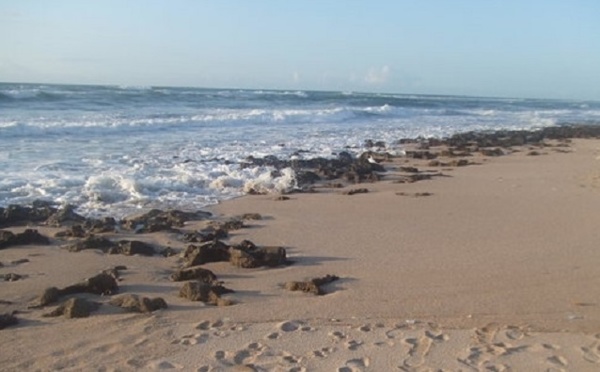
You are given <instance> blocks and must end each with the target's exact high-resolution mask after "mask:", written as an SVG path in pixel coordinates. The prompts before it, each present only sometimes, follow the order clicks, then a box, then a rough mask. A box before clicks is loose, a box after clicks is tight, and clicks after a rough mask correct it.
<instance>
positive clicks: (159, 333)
mask: <svg viewBox="0 0 600 372" xmlns="http://www.w3.org/2000/svg"><path fill="white" fill-rule="evenodd" d="M416 145H417V144H412V145H411V146H416ZM511 148H512V150H510V153H509V150H507V149H504V151H505V152H506V154H505V156H485V155H483V154H481V153H479V152H472V154H471V155H470V156H440V157H438V158H437V159H435V160H437V161H438V163H439V164H435V163H432V159H423V158H414V157H413V158H408V157H398V158H391V159H388V160H389V162H388V160H386V161H383V162H381V163H380V164H382V165H384V166H385V167H386V169H387V172H386V173H385V175H384V176H383V179H382V180H380V181H378V182H373V183H370V182H367V183H360V184H356V185H346V186H345V187H343V188H328V187H322V186H316V187H315V190H314V191H316V192H313V193H294V194H289V195H286V197H287V198H288V199H287V200H284V199H285V198H278V197H276V196H273V195H248V196H244V197H240V198H236V199H232V200H227V201H225V202H222V203H220V204H218V205H215V206H212V207H209V208H207V210H209V211H210V212H212V213H214V216H213V217H214V218H213V219H216V220H226V219H227V218H229V217H231V216H239V215H241V214H244V213H258V214H259V215H260V216H261V219H256V220H247V221H246V228H242V229H236V230H232V231H230V234H229V237H228V239H227V240H226V241H227V242H228V243H229V244H239V243H241V242H242V241H243V240H249V241H251V242H254V243H255V244H256V245H258V246H266V247H271V246H274V247H283V248H285V249H286V253H287V259H288V260H290V261H292V262H293V264H291V265H278V266H277V267H260V268H250V269H246V268H239V267H235V266H232V265H231V264H230V263H229V262H211V263H207V264H203V265H202V266H203V267H204V268H206V269H209V270H211V271H212V272H214V273H215V274H216V275H217V278H218V279H219V281H221V282H222V283H223V285H224V286H226V287H228V288H231V289H233V290H234V291H235V292H234V293H231V294H227V295H225V296H224V298H227V299H231V300H232V301H233V302H234V304H233V305H232V306H223V307H222V306H211V305H207V304H203V303H201V302H190V301H188V300H186V299H183V298H180V297H178V296H177V291H178V290H179V288H180V287H181V283H176V282H173V281H171V280H169V275H171V273H172V272H173V271H175V270H176V269H177V268H178V267H181V266H182V264H183V263H184V262H183V261H184V260H183V258H182V252H183V251H184V250H185V249H186V246H188V245H189V243H186V242H182V241H181V240H180V237H181V234H180V233H176V232H165V231H159V232H153V233H147V234H135V233H133V232H126V231H120V232H119V233H112V232H111V233H104V234H102V235H103V236H106V237H108V238H110V239H115V240H116V239H134V238H135V239H140V240H143V241H147V242H148V243H151V244H153V245H154V246H155V247H158V246H160V247H167V246H168V247H172V248H173V249H174V250H175V252H177V254H176V255H174V256H170V257H167V258H165V257H162V256H158V255H157V256H153V257H145V256H141V255H133V256H124V255H120V254H117V255H113V254H111V255H108V254H106V253H102V252H100V251H98V250H94V249H91V250H85V251H81V252H77V253H71V252H66V251H65V250H64V249H61V248H60V247H59V246H60V245H61V244H59V243H58V241H57V240H56V239H52V244H51V245H50V246H39V245H31V246H18V247H9V248H5V249H2V250H0V257H1V259H0V261H1V262H2V263H3V264H4V266H3V267H0V272H1V273H2V274H3V275H4V274H6V273H8V272H14V273H16V274H21V275H25V277H24V278H23V279H22V280H18V281H15V282H3V283H0V299H1V300H6V301H11V302H13V304H12V305H9V304H4V303H3V304H0V313H4V312H5V311H7V309H18V310H19V312H18V313H17V314H16V316H17V317H18V318H19V319H20V320H21V322H20V323H19V324H18V325H16V326H12V327H7V328H5V329H3V330H0V340H2V343H3V345H7V346H6V348H4V349H3V354H4V351H5V352H6V354H5V355H3V357H2V358H1V359H2V360H0V363H1V364H2V365H4V366H7V367H6V368H7V369H8V370H19V369H21V370H22V369H41V370H48V369H58V368H65V369H67V370H68V369H82V368H83V369H86V368H100V367H109V368H116V369H120V370H135V369H139V368H144V369H149V370H161V369H167V368H176V369H182V370H202V371H209V370H227V369H228V368H233V367H238V368H247V370H273V369H275V370H286V371H288V370H289V371H292V370H294V371H302V370H332V369H334V370H335V368H338V369H337V370H339V371H351V370H386V369H389V368H391V366H392V365H395V366H397V367H398V368H400V369H404V370H415V369H418V368H425V367H435V368H446V369H451V370H456V369H461V368H462V369H464V368H471V369H482V368H492V367H494V368H500V367H502V366H504V367H505V368H506V367H508V368H518V369H528V370H546V369H547V368H555V369H574V370H582V371H585V370H595V368H597V366H598V364H600V338H599V337H598V334H600V312H599V311H598V309H599V306H600V302H599V300H598V298H600V292H599V291H598V290H597V288H600V286H599V285H598V284H600V278H599V277H598V276H597V268H596V265H595V263H596V262H598V259H599V258H600V252H598V251H597V249H596V247H595V240H596V238H597V236H598V235H597V232H596V231H597V226H598V222H600V221H599V219H598V217H597V208H595V206H596V205H597V203H596V202H595V201H600V192H599V189H598V188H600V170H597V161H598V159H600V140H598V139H573V140H569V141H563V140H560V141H559V140H550V141H547V143H546V145H545V146H543V147H535V148H531V147H530V145H527V144H525V145H522V146H520V147H517V146H511ZM443 150H444V149H443V148H442V147H436V146H428V148H427V149H419V151H429V152H440V153H441V152H442V151H443ZM446 150H447V149H446ZM515 150H518V151H515ZM409 151H412V148H411V149H409ZM415 151H416V150H415ZM534 152H535V153H534ZM446 154H447V155H452V154H451V153H446ZM463 155H464V154H463ZM458 159H466V161H467V163H463V164H462V165H461V166H458V164H459V163H454V164H453V163H452V162H453V161H455V160H458ZM378 160H385V159H378ZM434 164H435V165H434ZM411 168H417V172H415V171H414V169H411ZM415 174H418V175H421V176H431V177H421V178H423V179H422V180H419V181H417V182H410V179H411V175H413V176H414V175H415ZM413 178H414V177H413ZM417 178H419V177H417ZM427 178H429V179H427ZM359 189H363V190H366V191H367V192H357V193H354V194H348V193H347V192H348V191H351V190H359ZM344 192H346V193H344ZM206 224H207V221H188V222H186V223H185V224H184V225H183V227H182V228H181V230H183V231H194V230H199V229H201V228H204V227H205V226H206ZM25 228H26V227H25V226H22V227H18V228H6V229H9V230H13V231H15V232H20V231H23V230H24V229H25ZM32 228H36V229H39V231H40V232H41V233H43V234H48V235H49V236H51V234H53V233H55V232H56V231H58V230H59V229H58V228H52V227H39V226H37V225H36V226H32ZM73 240H74V239H73ZM23 258H27V259H28V260H29V262H25V263H23V264H13V263H12V262H15V261H16V260H18V259H23ZM67 261H68V262H67ZM116 265H125V266H127V269H126V270H124V271H123V273H122V281H119V282H118V283H119V293H122V294H127V293H135V294H139V295H143V296H149V297H156V296H161V297H163V298H164V299H165V300H166V302H167V304H168V308H166V309H163V310H157V311H154V312H152V313H149V314H135V313H134V314H132V313H126V312H123V311H121V309H118V308H116V307H113V306H111V305H109V304H108V303H107V301H108V299H110V297H112V296H94V295H90V294H85V295H84V296H83V297H85V298H89V299H92V300H94V301H99V302H102V303H103V304H102V306H101V307H100V310H98V312H97V313H93V314H92V315H90V316H89V317H88V318H84V319H64V318H44V317H42V316H41V315H42V313H45V312H47V311H49V310H50V309H52V308H53V306H48V307H47V308H46V309H45V310H36V309H26V308H25V306H24V305H26V304H28V303H29V302H30V301H32V300H34V299H35V298H36V297H37V296H38V295H39V293H40V292H41V291H42V290H43V289H44V288H45V287H47V286H48V285H53V286H57V287H63V286H67V285H69V284H71V283H74V282H77V281H80V280H81V279H83V278H85V277H89V276H91V275H94V274H95V273H97V272H98V271H100V270H104V269H106V268H107V267H114V266H116ZM328 274H331V275H336V276H338V277H339V278H340V279H339V280H337V281H334V282H332V283H330V284H326V285H324V287H323V288H324V292H325V294H324V295H322V296H314V295H312V294H307V293H301V292H290V291H287V290H285V288H284V286H285V283H286V282H288V281H294V280H297V281H302V280H309V279H310V278H316V277H323V276H325V275H328ZM82 330H85V332H83V333H82ZM39 339H45V340H47V341H46V343H45V344H44V345H39V342H36V340H39ZM59 340H61V341H60V342H59ZM24 355H27V358H26V359H25V358H24V357H23V356H24ZM542 366H544V368H542ZM343 368H346V369H343ZM394 368H396V367H394Z"/></svg>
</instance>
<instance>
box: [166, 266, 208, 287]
mask: <svg viewBox="0 0 600 372" xmlns="http://www.w3.org/2000/svg"><path fill="white" fill-rule="evenodd" d="M171 280H173V281H174V282H182V281H184V280H199V281H201V282H204V283H209V284H210V283H215V282H216V281H217V276H216V275H215V274H214V273H213V272H212V271H210V270H208V269H205V268H202V267H200V266H194V267H188V268H185V269H180V270H177V271H176V272H174V273H173V274H172V275H171Z"/></svg>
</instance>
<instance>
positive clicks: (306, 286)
mask: <svg viewBox="0 0 600 372" xmlns="http://www.w3.org/2000/svg"><path fill="white" fill-rule="evenodd" d="M338 279H339V277H337V276H335V275H326V276H324V277H321V278H313V279H311V280H308V281H304V282H293V281H292V282H287V283H285V285H284V287H285V289H287V290H288V291H301V292H306V293H312V294H315V295H323V294H324V292H323V289H322V288H321V287H322V286H324V285H325V284H328V283H331V282H333V281H336V280H338Z"/></svg>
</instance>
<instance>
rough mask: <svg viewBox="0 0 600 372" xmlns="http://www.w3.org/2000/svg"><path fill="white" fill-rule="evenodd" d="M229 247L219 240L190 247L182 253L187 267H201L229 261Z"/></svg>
mask: <svg viewBox="0 0 600 372" xmlns="http://www.w3.org/2000/svg"><path fill="white" fill-rule="evenodd" d="M228 249H229V246H228V245H227V244H225V243H223V242H222V241H220V240H215V241H211V242H206V243H203V244H201V245H190V246H188V247H187V249H186V250H185V253H184V259H185V261H186V263H187V266H188V267H191V266H198V265H203V264H205V263H209V262H223V261H228V260H229V252H228Z"/></svg>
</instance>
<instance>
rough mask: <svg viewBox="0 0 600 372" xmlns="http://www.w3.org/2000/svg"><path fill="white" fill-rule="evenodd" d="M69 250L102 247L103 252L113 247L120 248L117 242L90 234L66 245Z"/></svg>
mask: <svg viewBox="0 0 600 372" xmlns="http://www.w3.org/2000/svg"><path fill="white" fill-rule="evenodd" d="M66 248H67V250H68V251H69V252H79V251H83V250H85V249H100V250H101V251H103V252H105V253H106V252H109V251H110V250H111V249H115V248H118V245H117V243H115V242H113V241H111V240H109V239H107V238H104V237H101V236H95V235H90V236H88V237H87V238H85V239H84V240H81V241H78V242H77V243H75V244H71V245H69V246H67V247H66Z"/></svg>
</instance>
